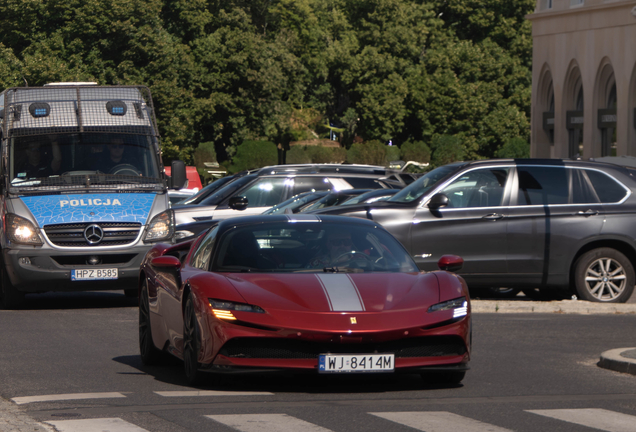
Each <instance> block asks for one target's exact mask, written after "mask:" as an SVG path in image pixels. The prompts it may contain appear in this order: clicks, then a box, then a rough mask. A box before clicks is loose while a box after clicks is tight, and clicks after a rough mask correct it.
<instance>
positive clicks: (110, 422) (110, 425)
mask: <svg viewBox="0 0 636 432" xmlns="http://www.w3.org/2000/svg"><path fill="white" fill-rule="evenodd" d="M45 423H48V424H50V425H53V426H55V428H56V429H57V430H58V431H59V432H149V431H148V430H146V429H142V428H140V427H139V426H135V425H134V424H132V423H128V422H127V421H124V420H122V419H120V418H98V419H85V420H84V419H82V420H56V421H47V422H45Z"/></svg>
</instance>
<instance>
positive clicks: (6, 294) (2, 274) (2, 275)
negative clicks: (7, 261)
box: [0, 261, 24, 310]
mask: <svg viewBox="0 0 636 432" xmlns="http://www.w3.org/2000/svg"><path fill="white" fill-rule="evenodd" d="M0 283H1V284H2V286H0V306H2V309H5V310H11V309H15V308H17V307H18V306H20V305H21V304H22V303H24V293H23V292H20V291H18V290H17V289H16V288H15V287H14V286H13V284H12V283H11V279H9V275H8V274H7V269H6V268H5V267H4V262H2V261H0Z"/></svg>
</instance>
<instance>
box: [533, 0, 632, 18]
mask: <svg viewBox="0 0 636 432" xmlns="http://www.w3.org/2000/svg"><path fill="white" fill-rule="evenodd" d="M630 6H631V7H634V6H636V1H628V2H613V3H603V4H597V5H592V6H578V7H573V8H568V9H561V10H552V9H545V10H542V11H539V12H534V13H532V14H529V15H526V19H528V20H530V21H538V20H540V19H549V18H553V17H555V18H556V17H561V16H563V15H575V14H584V13H587V12H596V11H599V10H604V9H618V8H626V9H627V8H629V7H630Z"/></svg>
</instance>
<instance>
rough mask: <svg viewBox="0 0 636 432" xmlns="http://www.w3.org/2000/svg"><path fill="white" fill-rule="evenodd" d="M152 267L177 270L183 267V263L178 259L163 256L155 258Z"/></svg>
mask: <svg viewBox="0 0 636 432" xmlns="http://www.w3.org/2000/svg"><path fill="white" fill-rule="evenodd" d="M150 265H151V266H153V267H157V268H160V269H165V270H177V269H179V268H180V267H181V261H179V258H177V257H173V256H171V255H163V256H158V257H155V258H153V259H152V261H150Z"/></svg>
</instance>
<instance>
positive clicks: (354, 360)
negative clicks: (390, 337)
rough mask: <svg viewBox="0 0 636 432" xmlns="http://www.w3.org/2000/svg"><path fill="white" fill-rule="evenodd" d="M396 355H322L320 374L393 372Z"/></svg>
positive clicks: (320, 357)
mask: <svg viewBox="0 0 636 432" xmlns="http://www.w3.org/2000/svg"><path fill="white" fill-rule="evenodd" d="M394 369H395V355H394V354H366V355H362V354H357V355H350V354H320V356H319V357H318V372H319V373H337V372H393V370H394Z"/></svg>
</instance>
